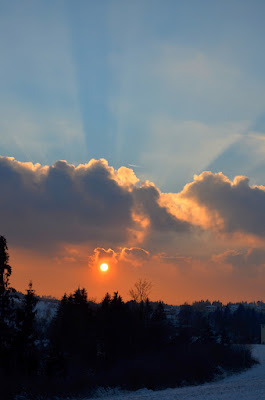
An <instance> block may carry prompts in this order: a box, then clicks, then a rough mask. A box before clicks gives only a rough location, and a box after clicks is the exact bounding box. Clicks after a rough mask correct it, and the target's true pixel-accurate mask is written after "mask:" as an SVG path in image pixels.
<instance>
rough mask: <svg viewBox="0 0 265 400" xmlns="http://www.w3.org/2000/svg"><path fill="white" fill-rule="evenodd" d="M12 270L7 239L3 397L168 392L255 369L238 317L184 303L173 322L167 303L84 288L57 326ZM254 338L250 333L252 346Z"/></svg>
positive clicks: (2, 294)
mask: <svg viewBox="0 0 265 400" xmlns="http://www.w3.org/2000/svg"><path fill="white" fill-rule="evenodd" d="M11 272H12V270H11V267H10V266H9V265H8V253H7V246H6V241H5V238H3V237H0V313H1V319H0V387H1V395H0V396H1V399H2V398H3V399H8V398H16V397H15V396H16V395H18V394H20V395H21V396H22V395H23V393H26V396H25V398H26V399H31V398H32V399H37V398H38V396H39V395H40V394H41V395H42V398H46V397H47V398H49V399H50V398H52V397H53V395H57V396H60V395H61V396H65V395H70V394H79V395H82V394H86V395H88V394H89V393H92V392H93V389H95V388H96V387H98V386H108V387H109V386H119V387H122V388H126V389H131V390H134V389H138V388H142V387H147V388H151V389H161V388H166V387H175V386H178V385H184V384H195V383H202V382H205V381H208V380H211V379H213V378H214V377H215V376H216V375H218V374H222V373H223V372H224V371H227V372H229V371H235V370H236V371H239V370H241V369H244V368H247V367H250V366H251V365H252V364H253V363H254V360H253V359H252V357H251V352H250V350H249V348H247V347H246V346H240V345H233V344H232V343H231V342H232V341H233V339H234V336H233V335H234V330H233V328H232V327H233V326H234V325H233V324H234V323H233V316H232V314H231V313H230V314H229V313H228V311H227V310H225V309H222V308H220V309H217V311H216V313H215V315H211V318H210V317H209V315H208V314H207V313H205V312H204V311H203V310H199V309H198V307H196V306H188V305H183V306H182V307H181V309H180V312H179V316H178V322H177V323H172V322H169V319H168V318H167V317H166V313H165V310H164V305H163V303H162V302H159V303H150V302H149V301H148V299H146V300H145V301H142V302H140V303H138V302H136V301H131V302H128V303H124V302H123V300H122V298H121V297H120V295H119V294H118V292H115V293H114V294H113V295H109V294H106V296H105V298H104V299H103V301H102V303H101V304H95V303H93V302H89V301H88V300H87V293H86V290H85V289H77V290H76V291H75V292H74V293H73V294H71V295H69V296H67V295H64V297H63V298H62V300H61V302H60V303H59V305H58V309H57V313H56V315H55V317H54V318H53V319H52V321H51V323H50V324H40V323H38V321H37V319H36V304H37V301H38V298H37V297H36V295H35V293H34V290H33V289H32V284H31V283H30V284H29V288H28V290H27V293H26V295H25V296H23V297H21V296H19V294H18V293H16V291H15V290H14V289H11V288H10V287H9V277H10V275H11ZM241 311H242V310H241ZM241 311H240V312H241ZM241 314H242V312H241ZM233 315H234V314H233ZM256 317H257V318H258V316H256ZM240 318H241V324H239V329H241V334H239V335H238V337H239V339H240V338H241V339H242V340H241V343H244V342H245V340H243V335H245V334H246V332H245V330H244V323H243V322H244V321H243V319H242V315H241V317H240ZM256 322H257V324H258V320H257V321H256ZM257 324H256V325H257ZM256 325H255V326H256ZM253 332H254V331H253ZM253 332H252V333H253ZM240 335H241V336H240ZM250 337H251V332H249V331H248V333H247V340H246V341H247V342H248V341H249V339H250ZM239 342H240V340H239V341H238V340H237V343H239ZM17 398H18V397H17ZM21 398H23V397H21Z"/></svg>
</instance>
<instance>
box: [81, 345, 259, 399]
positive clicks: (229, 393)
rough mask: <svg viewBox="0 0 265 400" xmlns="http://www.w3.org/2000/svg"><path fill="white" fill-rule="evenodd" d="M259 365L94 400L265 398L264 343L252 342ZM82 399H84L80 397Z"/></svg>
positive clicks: (103, 395)
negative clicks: (209, 380)
mask: <svg viewBox="0 0 265 400" xmlns="http://www.w3.org/2000/svg"><path fill="white" fill-rule="evenodd" d="M253 355H254V357H255V358H256V359H257V360H259V362H260V364H258V365H255V366H254V367H252V368H251V369H249V370H247V371H246V372H242V373H241V374H237V375H233V376H230V377H227V378H224V379H223V380H219V381H217V382H212V383H207V384H204V385H198V386H187V387H182V388H176V389H166V390H161V391H156V392H153V391H152V390H147V389H143V390H138V391H137V392H117V393H116V394H111V393H108V394H107V393H104V394H103V393H101V394H100V393H98V396H97V397H96V399H97V400H127V399H128V400H265V345H254V346H253ZM84 400H86V399H84Z"/></svg>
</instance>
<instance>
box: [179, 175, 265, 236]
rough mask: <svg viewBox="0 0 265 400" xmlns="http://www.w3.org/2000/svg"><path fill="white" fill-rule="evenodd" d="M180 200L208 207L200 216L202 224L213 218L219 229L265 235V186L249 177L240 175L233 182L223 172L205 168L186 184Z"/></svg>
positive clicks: (214, 226)
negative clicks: (252, 181)
mask: <svg viewBox="0 0 265 400" xmlns="http://www.w3.org/2000/svg"><path fill="white" fill-rule="evenodd" d="M179 200H180V203H181V201H184V202H185V201H186V202H187V201H188V202H189V206H190V209H192V205H193V207H197V209H200V208H201V210H202V211H204V216H203V217H201V220H199V218H198V220H199V222H200V223H201V224H202V225H204V222H205V225H207V224H208V223H209V220H210V221H211V225H212V227H213V228H214V229H216V230H219V231H223V232H227V233H234V232H240V233H245V234H254V235H258V236H262V237H264V236H265V188H264V187H260V186H259V187H257V186H254V187H251V186H250V185H249V179H248V178H246V177H243V176H238V177H236V178H235V179H234V181H233V182H232V181H230V180H229V179H228V178H227V177H225V176H224V175H223V174H222V173H217V174H213V173H211V172H203V173H202V174H201V175H199V176H197V177H196V178H195V180H194V182H192V183H190V184H188V185H186V186H185V187H184V189H183V191H182V192H181V193H180V194H179ZM191 214H192V213H191ZM197 214H198V213H197ZM205 216H206V217H207V218H205ZM197 217H198V216H197ZM187 219H189V217H187ZM206 219H207V221H204V220H206ZM190 220H192V217H191V218H190Z"/></svg>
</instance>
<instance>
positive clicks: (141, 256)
mask: <svg viewBox="0 0 265 400" xmlns="http://www.w3.org/2000/svg"><path fill="white" fill-rule="evenodd" d="M150 258H151V255H150V253H149V251H147V250H144V249H141V248H139V247H130V248H127V247H124V248H123V249H122V250H121V252H120V255H119V260H120V261H124V262H126V263H129V264H132V265H134V266H137V267H138V266H140V265H143V264H144V263H145V262H146V261H148V260H149V259H150Z"/></svg>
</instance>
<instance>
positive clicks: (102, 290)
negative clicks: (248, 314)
mask: <svg viewBox="0 0 265 400" xmlns="http://www.w3.org/2000/svg"><path fill="white" fill-rule="evenodd" d="M9 253H10V264H11V265H12V267H13V273H12V275H11V279H10V284H11V286H12V287H15V288H16V289H17V290H19V291H21V292H24V293H25V290H26V289H27V286H28V283H29V281H30V280H31V281H32V282H33V288H34V289H35V291H36V294H38V295H41V296H48V295H50V296H52V297H56V298H58V299H61V297H62V296H63V294H64V293H67V294H70V293H73V292H74V290H76V289H77V288H78V287H81V288H82V287H85V288H86V289H87V292H88V297H89V298H91V299H95V300H96V301H97V302H100V301H101V300H102V299H103V297H104V295H105V294H106V293H107V292H109V293H111V294H112V293H113V292H114V291H119V293H120V295H121V296H122V298H123V300H124V301H128V300H130V299H131V298H130V295H129V290H130V289H131V288H132V287H133V285H134V283H135V282H136V281H137V280H138V279H139V278H141V279H147V280H148V281H150V282H151V283H152V290H151V294H150V300H152V301H159V300H162V301H164V302H165V303H167V304H174V305H179V304H183V303H184V302H187V303H192V302H193V301H198V300H206V299H209V300H210V301H214V300H220V301H222V302H223V303H228V302H238V301H257V300H265V295H264V293H265V292H264V285H263V281H264V275H263V277H262V278H263V279H260V276H258V277H254V278H253V277H252V278H251V277H249V278H248V279H241V280H240V279H239V278H238V276H237V275H236V274H234V273H233V271H232V268H231V267H229V266H227V265H226V266H225V265H221V266H220V267H219V269H218V270H217V271H216V270H213V269H212V268H211V266H210V265H206V264H205V265H202V264H198V265H193V266H192V268H191V269H190V270H189V271H185V270H183V269H181V268H179V267H177V266H176V265H170V264H168V263H165V264H161V263H157V262H152V261H150V262H149V263H148V264H145V266H144V268H143V267H132V266H130V265H128V264H127V265H126V264H124V263H122V262H113V263H111V262H110V263H109V270H108V271H107V272H102V271H101V270H100V264H101V262H97V263H96V264H95V265H91V266H90V267H89V266H88V263H87V262H85V261H84V262H83V263H79V264H78V265H76V264H75V263H73V262H71V261H62V262H61V263H58V261H57V262H56V260H54V259H51V258H46V257H40V256H39V255H36V254H35V255H34V254H30V253H29V252H25V251H23V250H22V251H21V250H20V249H10V251H9Z"/></svg>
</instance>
